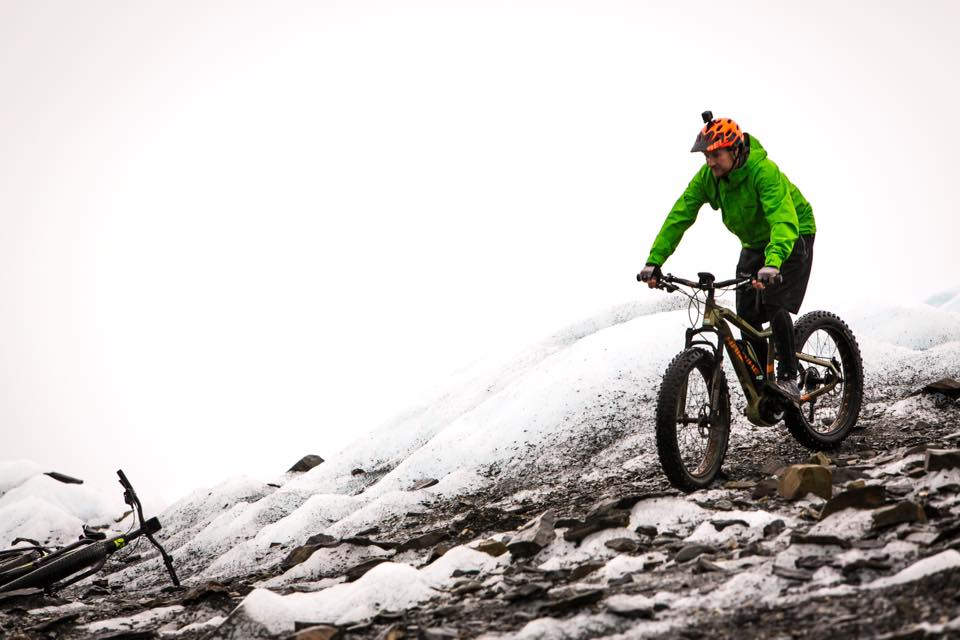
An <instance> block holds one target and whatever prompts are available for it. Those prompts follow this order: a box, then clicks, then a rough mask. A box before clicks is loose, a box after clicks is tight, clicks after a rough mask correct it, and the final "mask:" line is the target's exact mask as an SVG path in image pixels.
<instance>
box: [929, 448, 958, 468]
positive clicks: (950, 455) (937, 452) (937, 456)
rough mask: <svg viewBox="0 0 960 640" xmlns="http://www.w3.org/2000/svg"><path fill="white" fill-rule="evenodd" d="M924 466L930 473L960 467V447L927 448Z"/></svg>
mask: <svg viewBox="0 0 960 640" xmlns="http://www.w3.org/2000/svg"><path fill="white" fill-rule="evenodd" d="M923 468H924V470H926V471H927V472H928V473H929V472H933V471H940V470H942V469H957V468H960V449H927V455H926V459H925V460H924V465H923Z"/></svg>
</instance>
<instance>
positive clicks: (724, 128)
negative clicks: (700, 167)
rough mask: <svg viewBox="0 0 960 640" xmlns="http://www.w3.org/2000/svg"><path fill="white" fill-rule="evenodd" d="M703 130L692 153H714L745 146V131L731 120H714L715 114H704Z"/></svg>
mask: <svg viewBox="0 0 960 640" xmlns="http://www.w3.org/2000/svg"><path fill="white" fill-rule="evenodd" d="M703 121H704V122H706V124H705V125H703V129H701V130H700V134H699V135H698V136H697V141H696V142H694V143H693V149H690V151H691V152H693V153H696V152H697V151H714V150H716V149H727V148H730V147H736V146H737V145H742V144H743V131H741V130H740V125H738V124H737V123H736V122H734V121H733V120H731V119H730V118H717V119H716V120H714V119H713V113H711V112H710V111H704V112H703Z"/></svg>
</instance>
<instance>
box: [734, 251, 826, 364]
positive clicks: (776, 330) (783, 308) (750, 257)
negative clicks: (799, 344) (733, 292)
mask: <svg viewBox="0 0 960 640" xmlns="http://www.w3.org/2000/svg"><path fill="white" fill-rule="evenodd" d="M814 237H815V236H814V235H808V236H800V237H799V238H797V241H796V242H795V243H794V244H793V251H792V252H791V253H790V255H789V257H787V259H786V260H785V261H784V262H783V264H782V265H780V275H781V276H782V277H783V282H781V283H780V284H775V285H767V286H766V288H765V289H763V290H757V289H754V288H752V287H750V288H746V289H737V315H738V316H740V317H741V318H743V319H744V320H746V321H747V322H749V323H750V324H751V325H752V326H753V327H754V328H755V329H757V330H758V331H759V330H761V329H762V327H763V323H764V322H770V323H771V325H772V327H773V342H774V345H775V346H776V349H777V354H778V355H779V356H780V371H779V372H778V375H779V376H780V377H781V378H784V377H786V378H795V377H796V376H797V356H796V351H797V348H796V345H795V344H794V343H795V340H794V335H793V321H792V320H791V319H790V314H791V313H797V312H799V311H800V305H801V304H803V297H804V295H806V293H807V282H809V280H810V269H811V267H812V266H813V240H814ZM763 264H764V253H763V250H762V249H742V250H741V251H740V260H739V261H737V275H752V276H756V275H757V271H759V270H760V269H761V268H763ZM743 338H744V339H745V340H747V341H748V342H749V343H750V345H751V346H752V347H753V350H754V351H755V352H756V354H757V357H758V358H759V359H760V362H761V363H764V362H766V360H767V347H766V342H764V341H763V340H755V339H753V338H751V337H750V336H748V335H747V334H746V333H745V332H743Z"/></svg>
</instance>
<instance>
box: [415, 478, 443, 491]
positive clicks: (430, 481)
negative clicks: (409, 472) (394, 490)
mask: <svg viewBox="0 0 960 640" xmlns="http://www.w3.org/2000/svg"><path fill="white" fill-rule="evenodd" d="M439 482H440V481H439V480H437V479H436V478H424V479H423V480H420V481H419V482H416V483H414V484H413V485H411V487H410V488H409V489H407V491H420V490H421V489H426V488H427V487H432V486H433V485H435V484H438V483H439Z"/></svg>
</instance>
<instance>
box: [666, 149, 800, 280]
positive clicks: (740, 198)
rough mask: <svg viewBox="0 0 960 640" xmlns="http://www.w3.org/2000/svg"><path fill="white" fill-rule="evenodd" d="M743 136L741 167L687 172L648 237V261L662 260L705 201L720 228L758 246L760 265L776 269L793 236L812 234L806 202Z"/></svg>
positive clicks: (749, 245)
mask: <svg viewBox="0 0 960 640" xmlns="http://www.w3.org/2000/svg"><path fill="white" fill-rule="evenodd" d="M745 137H746V142H747V145H748V148H749V155H748V156H747V161H746V163H744V165H743V166H741V167H739V168H738V169H734V170H733V171H731V172H730V173H728V174H727V175H726V176H724V177H722V178H720V179H717V178H714V177H713V172H712V171H710V167H708V166H707V165H706V164H704V165H703V167H701V168H700V170H699V171H698V172H697V173H696V175H694V176H693V180H691V181H690V184H689V185H688V186H687V189H686V191H684V192H683V195H682V196H680V199H679V200H677V203H676V204H675V205H673V209H671V210H670V213H669V214H667V219H666V221H664V223H663V226H662V227H661V228H660V233H659V234H657V238H656V240H654V241H653V247H652V248H651V249H650V257H648V258H647V262H648V263H650V264H656V265H662V264H663V263H664V262H666V260H667V258H669V257H670V256H671V255H672V254H673V252H674V251H675V250H676V248H677V245H678V244H680V238H682V237H683V233H684V231H686V230H687V229H688V228H689V227H690V225H692V224H693V223H694V221H695V220H696V219H697V214H698V213H699V212H700V207H702V206H703V205H704V204H705V203H707V202H709V203H710V206H711V207H713V208H714V210H716V209H720V211H721V215H722V216H723V224H724V226H726V227H727V229H730V231H732V232H733V233H734V234H735V235H736V236H737V237H738V238H740V243H741V244H742V245H743V246H744V247H745V248H748V249H762V250H763V252H764V255H765V258H766V259H765V264H766V266H770V267H777V268H778V269H779V268H780V265H781V264H782V263H783V262H784V261H785V260H786V259H787V258H788V257H789V256H790V252H791V251H793V243H794V241H795V240H796V239H797V236H798V235H800V234H803V235H807V234H812V233H815V232H816V230H817V226H816V224H815V223H814V220H813V208H812V207H811V206H810V203H809V202H807V200H806V198H804V197H803V194H801V193H800V190H799V189H797V188H796V187H795V186H794V185H793V184H792V183H791V182H790V180H788V179H787V176H785V175H784V174H783V173H781V172H780V169H778V168H777V165H775V164H774V163H773V161H772V160H770V159H768V158H767V152H766V150H765V149H764V148H763V147H762V146H761V145H760V142H759V141H757V139H756V138H753V137H751V136H750V135H749V134H747V135H746V136H745Z"/></svg>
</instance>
